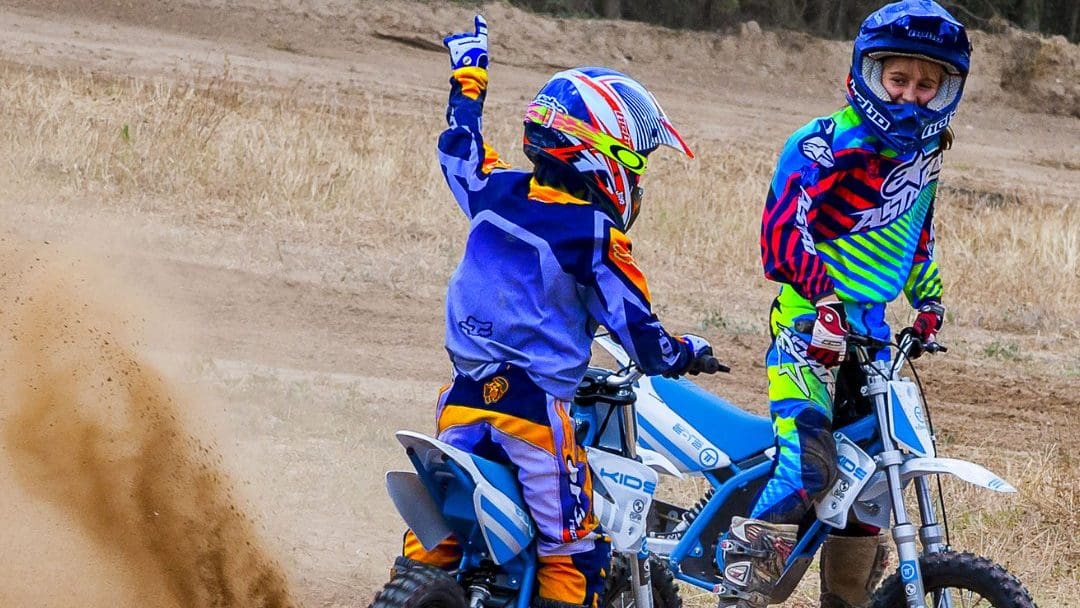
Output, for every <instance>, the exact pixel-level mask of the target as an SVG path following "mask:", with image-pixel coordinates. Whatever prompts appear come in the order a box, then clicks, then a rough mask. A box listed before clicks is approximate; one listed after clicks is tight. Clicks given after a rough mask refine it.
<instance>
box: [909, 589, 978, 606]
mask: <svg viewBox="0 0 1080 608" xmlns="http://www.w3.org/2000/svg"><path fill="white" fill-rule="evenodd" d="M926 599H927V600H929V601H928V602H927V605H928V606H932V607H933V608H991V607H992V606H993V605H994V603H993V601H992V600H990V599H989V598H986V597H984V596H983V595H982V594H981V593H979V592H978V591H976V590H974V589H965V588H962V587H947V588H944V589H935V590H933V591H931V592H928V593H927V594H926Z"/></svg>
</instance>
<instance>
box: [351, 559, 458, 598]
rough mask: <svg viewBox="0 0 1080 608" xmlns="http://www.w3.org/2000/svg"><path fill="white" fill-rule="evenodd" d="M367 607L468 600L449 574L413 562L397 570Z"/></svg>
mask: <svg viewBox="0 0 1080 608" xmlns="http://www.w3.org/2000/svg"><path fill="white" fill-rule="evenodd" d="M399 559H400V558H399ZM368 608H467V604H466V602H465V592H464V591H462V589H461V585H458V583H457V581H456V580H454V579H453V577H451V576H450V575H449V574H447V573H446V572H443V571H442V570H439V569H438V568H433V567H431V566H428V565H424V564H418V563H412V564H406V566H405V567H402V568H400V569H397V570H396V572H395V574H394V578H393V579H392V580H391V581H390V582H389V583H386V585H385V586H383V588H382V591H379V593H378V594H377V595H376V596H375V599H374V600H373V601H372V602H371V605H370V606H369V607H368Z"/></svg>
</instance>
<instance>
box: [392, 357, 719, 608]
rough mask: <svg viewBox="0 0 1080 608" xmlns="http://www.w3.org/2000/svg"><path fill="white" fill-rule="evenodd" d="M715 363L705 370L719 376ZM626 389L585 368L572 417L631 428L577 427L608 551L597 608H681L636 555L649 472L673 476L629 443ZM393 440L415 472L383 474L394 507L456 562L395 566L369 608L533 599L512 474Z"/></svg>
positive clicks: (423, 439) (418, 437)
mask: <svg viewBox="0 0 1080 608" xmlns="http://www.w3.org/2000/svg"><path fill="white" fill-rule="evenodd" d="M716 365H717V366H718V368H717V369H711V370H709V371H719V369H720V368H722V366H719V364H716ZM631 383H632V380H630V376H629V375H626V376H619V375H616V374H611V373H610V372H606V371H604V370H596V369H590V370H589V372H588V373H587V375H586V377H585V378H584V380H583V381H582V383H581V385H580V386H579V387H578V390H577V395H576V398H575V403H574V408H575V410H576V411H578V412H582V411H584V410H591V411H594V412H595V411H598V410H603V411H605V412H609V413H611V412H619V416H618V418H619V420H620V421H621V422H620V423H619V424H620V428H624V429H629V432H627V433H625V434H623V435H622V436H621V440H616V441H611V438H610V436H608V435H605V434H603V433H597V432H595V431H596V429H598V428H602V424H601V425H599V426H597V425H593V426H590V424H589V422H588V421H585V420H579V421H578V424H579V427H578V439H579V443H581V445H583V446H584V447H585V448H586V450H587V452H588V461H589V466H590V467H591V469H592V472H593V494H594V496H593V505H594V510H595V512H596V515H597V516H598V518H599V519H600V523H601V525H602V527H603V530H604V533H605V534H607V535H608V536H609V537H610V539H611V547H612V565H611V568H610V569H609V570H608V575H607V578H606V581H605V587H604V592H603V595H602V597H601V598H600V604H601V606H604V607H618V608H626V607H628V606H637V607H639V608H654V607H655V608H681V606H682V600H681V598H680V597H679V593H678V589H677V587H676V586H675V579H674V577H673V575H672V573H671V572H670V571H669V570H668V568H667V566H666V564H665V563H664V562H663V561H661V560H658V559H655V558H650V557H649V555H648V553H647V552H646V551H645V550H644V544H645V537H646V534H647V531H648V530H647V527H646V524H647V520H648V516H649V513H650V512H651V505H652V499H653V493H654V491H655V490H656V484H657V481H658V479H659V477H658V473H657V471H658V470H659V471H663V472H667V473H675V472H676V470H675V469H674V468H673V467H672V465H670V463H667V461H666V460H665V459H664V458H663V457H661V456H659V455H658V454H656V453H655V452H653V451H652V450H648V449H643V448H640V447H639V446H638V444H637V442H636V441H635V437H636V433H635V432H634V430H633V425H634V420H635V416H634V412H633V407H634V399H635V395H634V391H633V388H632V386H631ZM396 436H397V439H398V441H399V442H400V443H401V445H402V446H403V447H404V448H405V452H406V454H407V455H408V457H409V460H410V461H411V462H412V465H413V468H414V469H415V470H414V471H391V472H390V473H388V474H387V476H386V485H387V489H388V491H389V493H390V497H391V499H392V501H393V502H394V506H395V507H396V508H397V510H398V512H399V513H400V514H401V516H402V518H403V519H404V520H405V523H406V524H408V526H409V528H410V529H411V530H412V531H413V532H414V533H415V534H416V536H417V537H418V539H419V540H420V542H421V544H423V545H424V547H425V548H427V549H429V550H431V549H433V548H434V547H435V546H437V545H438V544H439V543H440V542H441V541H442V540H444V539H446V538H448V537H450V536H451V535H452V536H453V537H454V538H455V539H457V541H458V542H459V543H460V544H461V546H462V549H463V556H462V559H461V562H460V563H459V564H458V565H457V567H456V568H454V569H453V570H450V571H445V570H440V569H437V568H433V567H430V566H427V565H425V564H420V563H418V562H414V561H411V560H407V559H404V558H398V560H397V562H396V563H395V565H394V569H393V576H392V578H391V580H390V582H389V583H387V584H386V585H385V586H384V587H383V588H382V590H381V591H380V592H379V593H378V594H377V595H376V596H375V599H374V601H373V602H372V605H371V608H466V607H468V608H528V607H529V606H530V604H531V603H532V599H533V595H534V593H535V591H536V569H537V557H536V550H535V542H534V537H535V529H534V526H533V522H532V519H531V517H530V516H529V513H528V509H527V508H526V505H525V502H524V501H523V499H522V495H521V490H520V486H519V485H518V480H517V477H516V475H515V471H514V470H513V469H511V468H510V467H508V466H505V465H503V464H500V463H497V462H494V461H491V460H487V459H484V458H481V457H479V456H476V455H475V454H470V453H467V452H464V451H462V450H459V449H457V448H455V447H453V446H451V445H449V444H447V443H444V442H442V441H439V440H438V439H436V438H433V437H429V436H426V435H423V434H420V433H414V432H409V431H400V432H398V433H397V435H396ZM601 440H603V441H601Z"/></svg>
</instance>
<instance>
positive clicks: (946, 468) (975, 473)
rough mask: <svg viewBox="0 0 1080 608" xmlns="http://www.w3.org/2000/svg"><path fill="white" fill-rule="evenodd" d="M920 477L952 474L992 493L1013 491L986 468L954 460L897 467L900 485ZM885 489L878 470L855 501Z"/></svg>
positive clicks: (915, 460) (910, 462) (885, 481)
mask: <svg viewBox="0 0 1080 608" xmlns="http://www.w3.org/2000/svg"><path fill="white" fill-rule="evenodd" d="M924 475H955V476H956V477H959V478H960V479H963V480H964V481H966V482H968V483H970V484H972V485H976V486H979V487H981V488H986V489H988V490H993V491H995V492H1016V488H1014V487H1013V486H1012V485H1011V484H1009V482H1007V481H1005V480H1004V479H1002V478H1000V477H998V476H997V475H995V474H994V473H993V472H992V471H990V469H987V468H986V467H984V466H982V465H979V464H975V463H974V462H968V461H967V460H959V459H956V458H911V459H909V460H906V461H905V462H904V464H902V465H900V479H901V481H903V482H906V481H908V480H909V479H912V478H915V477H922V476H924ZM888 487H889V482H888V478H887V477H886V476H885V475H884V474H881V472H880V471H879V472H878V473H877V474H875V475H874V476H873V478H871V480H870V483H869V484H867V485H866V487H865V488H863V491H862V492H860V493H859V500H871V499H873V498H875V497H877V496H880V495H881V494H882V493H884V492H885V491H886V490H887V489H888Z"/></svg>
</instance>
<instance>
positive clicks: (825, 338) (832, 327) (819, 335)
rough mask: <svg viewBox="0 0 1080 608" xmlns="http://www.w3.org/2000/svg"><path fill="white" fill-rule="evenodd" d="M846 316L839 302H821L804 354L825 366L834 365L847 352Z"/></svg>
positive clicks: (842, 358)
mask: <svg viewBox="0 0 1080 608" xmlns="http://www.w3.org/2000/svg"><path fill="white" fill-rule="evenodd" d="M847 333H848V324H847V317H846V315H845V314H844V305H843V304H842V303H840V302H836V301H832V302H821V303H819V304H818V305H817V319H815V320H814V330H813V334H812V336H811V339H810V345H809V346H807V347H806V354H807V356H809V357H810V358H811V359H813V360H814V361H817V362H818V363H820V364H821V365H823V366H825V367H826V368H829V367H835V366H837V365H839V364H840V362H841V361H843V360H844V355H845V354H847Z"/></svg>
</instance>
